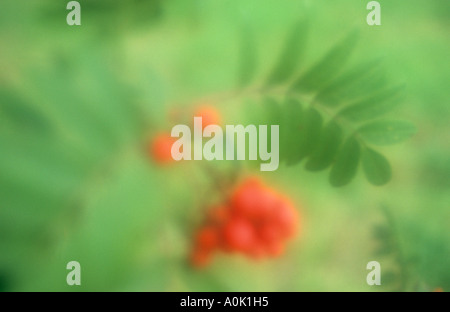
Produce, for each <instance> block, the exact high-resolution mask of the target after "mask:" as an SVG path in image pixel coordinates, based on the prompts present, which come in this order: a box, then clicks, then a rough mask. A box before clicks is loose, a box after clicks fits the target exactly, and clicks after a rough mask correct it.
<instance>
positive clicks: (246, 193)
mask: <svg viewBox="0 0 450 312" xmlns="http://www.w3.org/2000/svg"><path fill="white" fill-rule="evenodd" d="M299 221H300V220H299V215H298V213H297V211H296V209H295V208H294V206H293V205H292V203H291V202H290V201H289V200H288V199H287V198H285V197H284V196H283V195H281V194H279V193H277V192H276V191H274V190H273V189H271V188H269V187H267V186H265V185H264V184H263V183H262V182H261V181H260V180H259V179H257V178H249V179H247V180H246V181H244V182H243V183H242V184H241V185H240V186H239V187H238V188H236V189H235V191H234V192H233V194H232V195H231V197H230V199H229V201H228V203H227V204H226V205H223V206H220V207H215V208H213V209H211V210H210V211H209V213H208V217H207V220H206V222H205V223H204V225H203V226H202V227H201V228H200V229H199V230H198V231H197V232H196V235H195V241H194V248H193V252H192V255H191V263H192V265H193V266H195V267H204V266H206V265H208V264H209V263H210V261H211V259H212V256H213V253H214V252H215V251H224V252H228V253H240V254H244V255H246V256H249V257H251V258H254V259H260V258H264V257H277V256H280V255H282V254H283V252H284V248H285V244H286V242H287V240H288V239H290V238H292V237H293V236H294V234H295V233H296V232H297V231H298V227H299Z"/></svg>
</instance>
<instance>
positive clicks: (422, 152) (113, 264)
mask: <svg viewBox="0 0 450 312" xmlns="http://www.w3.org/2000/svg"><path fill="white" fill-rule="evenodd" d="M366 2H367V1H360V0H358V1H356V0H335V1H325V0H316V1H309V0H298V1H287V0H277V1H260V0H245V1H242V0H239V1H237V0H236V1H235V0H228V1H225V0H223V1H222V0H217V1H209V0H189V1H186V0H165V1H162V0H159V1H158V0H153V1H151V0H147V1H145V0H140V1H138V0H134V1H106V0H97V1H80V3H81V8H82V9H81V10H82V11H81V12H82V25H81V26H73V27H70V26H68V25H67V24H66V15H67V13H68V11H67V10H66V8H65V6H66V3H65V1H58V2H55V1H43V0H42V1H23V0H20V1H18V0H15V1H12V0H4V1H2V2H1V3H0V69H1V70H0V291H79V290H83V291H397V290H398V291H433V290H435V289H437V288H441V289H443V290H444V291H445V290H448V289H450V270H449V268H450V267H449V265H450V234H449V229H450V209H449V208H450V192H449V191H448V190H449V187H450V162H449V156H450V136H449V134H450V131H449V130H450V127H449V122H448V118H449V108H448V100H449V94H448V90H449V88H448V83H449V81H450V77H449V75H450V74H449V73H450V66H449V60H448V55H449V46H450V39H449V38H450V37H449V35H450V25H449V19H448V16H449V15H450V2H449V1H447V0H429V1H425V0H411V1H408V2H407V3H406V2H405V1H400V0H395V1H384V0H381V1H379V2H380V3H381V6H382V25H381V26H374V27H369V26H368V25H367V24H366V15H367V13H368V11H367V10H366V4H367V3H366ZM301 18H304V19H306V20H307V21H308V29H309V32H308V34H309V35H308V40H307V44H305V47H304V60H303V62H302V63H303V64H305V66H307V65H311V64H314V63H315V62H316V61H317V60H319V59H320V58H321V57H322V56H323V55H324V53H325V52H326V51H327V50H329V49H330V47H331V46H332V45H333V44H334V43H336V41H337V40H339V38H342V37H344V36H345V35H346V34H348V33H349V32H351V31H352V30H355V29H356V30H357V31H358V32H359V41H358V44H357V47H356V49H355V52H354V53H353V58H354V59H355V60H366V59H372V58H381V59H382V62H383V64H384V65H383V66H384V68H385V70H386V77H387V79H388V81H389V84H392V85H397V84H402V85H403V86H404V89H403V96H402V100H401V103H402V105H401V106H399V107H398V108H396V110H395V111H394V112H393V114H394V117H399V118H401V119H406V120H409V121H411V122H412V123H413V124H415V126H416V128H417V133H416V134H415V135H414V136H413V137H412V138H411V139H409V140H407V141H405V142H403V143H401V144H398V145H393V146H387V147H383V148H382V152H383V154H384V155H385V156H386V158H387V159H389V162H390V163H391V166H392V172H393V176H392V179H391V181H390V182H389V183H388V184H386V185H384V186H373V185H371V184H370V183H368V182H367V180H366V179H365V178H364V174H363V173H362V172H358V173H357V175H356V177H355V179H354V180H353V181H352V182H351V183H350V184H348V185H346V186H344V187H339V188H335V187H333V186H332V185H330V183H329V182H328V176H327V174H328V173H327V172H310V171H308V170H305V168H304V166H303V165H302V164H297V165H294V166H286V165H284V164H282V165H281V166H280V168H279V169H278V170H277V171H275V172H265V173H261V172H259V170H258V169H257V167H255V166H252V165H251V164H248V163H246V162H240V163H238V164H235V163H237V162H232V164H231V165H230V162H213V163H209V164H208V165H209V167H210V168H213V172H215V173H214V174H211V170H207V169H205V168H209V167H208V166H206V167H205V166H204V165H202V164H201V163H199V162H188V163H182V164H174V165H169V166H161V165H158V164H156V163H155V162H154V161H152V159H151V157H150V156H149V153H148V150H147V144H148V141H149V140H150V139H151V137H152V136H153V135H154V134H155V133H158V132H159V131H170V129H171V127H172V126H173V125H174V122H180V121H181V122H183V123H184V122H188V121H186V120H189V118H190V117H189V116H190V115H189V113H186V112H189V111H190V110H191V109H192V108H193V107H195V105H197V104H198V103H209V104H211V105H215V106H216V107H217V109H218V110H219V111H220V112H221V113H222V114H223V119H224V120H225V121H226V122H228V123H231V124H235V123H236V121H237V120H245V119H240V118H241V117H242V116H244V115H245V111H246V108H245V105H246V103H247V100H246V99H245V96H237V97H235V98H234V99H233V100H232V101H212V100H210V99H211V98H214V99H216V98H221V97H220V96H218V95H222V94H228V93H230V92H233V91H234V90H235V88H236V81H237V78H236V77H237V75H238V72H239V63H240V61H241V59H242V57H245V55H242V52H240V51H242V48H240V42H241V41H242V40H241V41H240V38H241V35H242V27H241V26H242V25H246V27H247V28H248V29H251V33H252V35H251V36H250V37H247V39H246V40H245V43H246V44H247V48H246V49H244V51H247V52H249V51H250V50H252V49H254V52H255V55H254V56H251V57H250V59H251V60H253V61H254V66H255V68H257V70H256V72H255V81H256V83H257V82H258V79H263V77H264V76H266V75H267V73H268V72H269V71H270V69H271V67H272V66H273V64H274V62H275V61H276V59H277V57H278V55H279V53H280V46H282V42H283V40H284V38H285V37H286V34H287V33H289V30H290V29H291V28H292V25H294V24H295V23H296V22H297V21H298V20H299V19H301ZM247 28H246V29H247ZM249 53H250V52H249ZM252 53H253V52H252ZM244 54H245V53H244ZM238 80H239V78H238ZM247 111H248V109H247ZM180 115H181V117H179V116H180ZM177 118H178V119H177ZM236 166H238V167H237V168H238V169H236ZM231 168H233V169H231ZM231 171H233V173H236V172H237V174H238V175H241V176H245V175H248V174H256V175H259V176H260V177H261V178H262V179H264V180H265V181H266V182H267V183H268V184H270V185H271V186H272V187H274V188H276V189H278V190H280V191H281V192H283V193H284V194H285V195H286V196H289V197H290V198H291V199H292V200H293V201H294V202H295V203H296V207H297V208H298V210H299V213H300V214H301V216H302V231H301V232H300V233H299V235H298V236H297V237H296V239H295V240H293V241H291V242H290V243H289V244H288V246H287V251H286V253H285V254H284V255H283V256H282V257H279V258H276V259H267V260H262V261H258V262H255V261H254V260H251V259H248V258H245V257H243V256H240V255H218V256H217V257H216V258H215V259H214V261H213V262H212V264H211V265H209V266H208V267H206V268H204V269H202V270H196V269H193V268H192V267H191V266H190V265H189V262H188V257H189V252H190V249H191V245H192V233H193V230H194V229H195V228H196V227H197V226H198V224H199V223H200V222H201V220H202V218H203V216H204V214H205V209H207V207H208V206H210V205H212V204H214V202H215V201H217V200H218V198H220V194H217V190H216V189H215V187H214V184H215V183H216V182H217V180H218V179H219V180H220V179H221V176H227V174H228V173H229V172H231ZM72 260H76V261H79V262H80V263H81V268H82V286H79V287H69V286H67V284H66V275H67V273H68V271H67V270H66V264H67V263H68V262H69V261H72ZM372 260H377V261H379V262H380V263H381V268H382V285H381V286H373V287H370V286H368V285H367V284H366V275H367V273H368V272H369V271H367V270H366V264H367V263H368V262H369V261H372Z"/></svg>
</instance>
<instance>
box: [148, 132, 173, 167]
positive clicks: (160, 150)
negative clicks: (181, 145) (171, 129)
mask: <svg viewBox="0 0 450 312" xmlns="http://www.w3.org/2000/svg"><path fill="white" fill-rule="evenodd" d="M175 141H176V139H175V138H172V137H171V136H170V134H166V133H161V134H158V135H156V136H155V137H154V138H153V140H152V142H151V145H150V155H151V157H152V158H153V160H154V161H156V162H157V163H160V164H163V163H170V162H172V161H174V160H173V158H172V145H173V143H175Z"/></svg>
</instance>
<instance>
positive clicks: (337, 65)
mask: <svg viewBox="0 0 450 312" xmlns="http://www.w3.org/2000/svg"><path fill="white" fill-rule="evenodd" d="M356 39H357V36H356V33H355V32H352V33H350V34H349V35H348V36H347V37H345V38H344V40H342V41H340V42H339V43H338V44H337V45H335V46H334V47H333V48H332V49H331V50H330V51H329V52H328V54H326V55H325V57H324V58H323V59H322V60H321V61H319V62H318V63H317V64H316V65H315V66H313V67H312V68H311V69H310V70H308V71H307V72H306V73H305V74H304V75H303V76H302V77H300V78H299V79H298V80H297V81H296V82H295V83H294V84H293V86H292V88H291V89H292V90H293V91H317V90H318V89H320V88H321V87H323V86H324V85H326V84H327V83H328V82H329V81H331V80H332V79H333V78H334V77H336V76H337V75H338V74H339V72H340V70H341V69H342V67H343V66H344V65H345V62H346V61H347V60H348V58H349V56H350V54H351V51H352V50H353V48H354V46H355V44H356Z"/></svg>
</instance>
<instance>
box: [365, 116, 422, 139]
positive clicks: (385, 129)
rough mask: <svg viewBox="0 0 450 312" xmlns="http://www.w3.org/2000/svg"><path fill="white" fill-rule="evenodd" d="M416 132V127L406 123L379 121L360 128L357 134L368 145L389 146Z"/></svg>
mask: <svg viewBox="0 0 450 312" xmlns="http://www.w3.org/2000/svg"><path fill="white" fill-rule="evenodd" d="M416 131H417V130H416V127H415V126H414V125H413V124H411V123H410V122H407V121H400V120H392V121H391V120H380V121H374V122H371V123H368V124H366V125H364V126H362V127H360V128H359V129H358V134H359V135H360V136H361V137H362V138H363V139H364V140H366V141H367V142H369V143H372V144H376V145H389V144H396V143H399V142H402V141H404V140H407V139H409V138H410V137H411V136H412V135H414V134H415V133H416Z"/></svg>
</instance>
